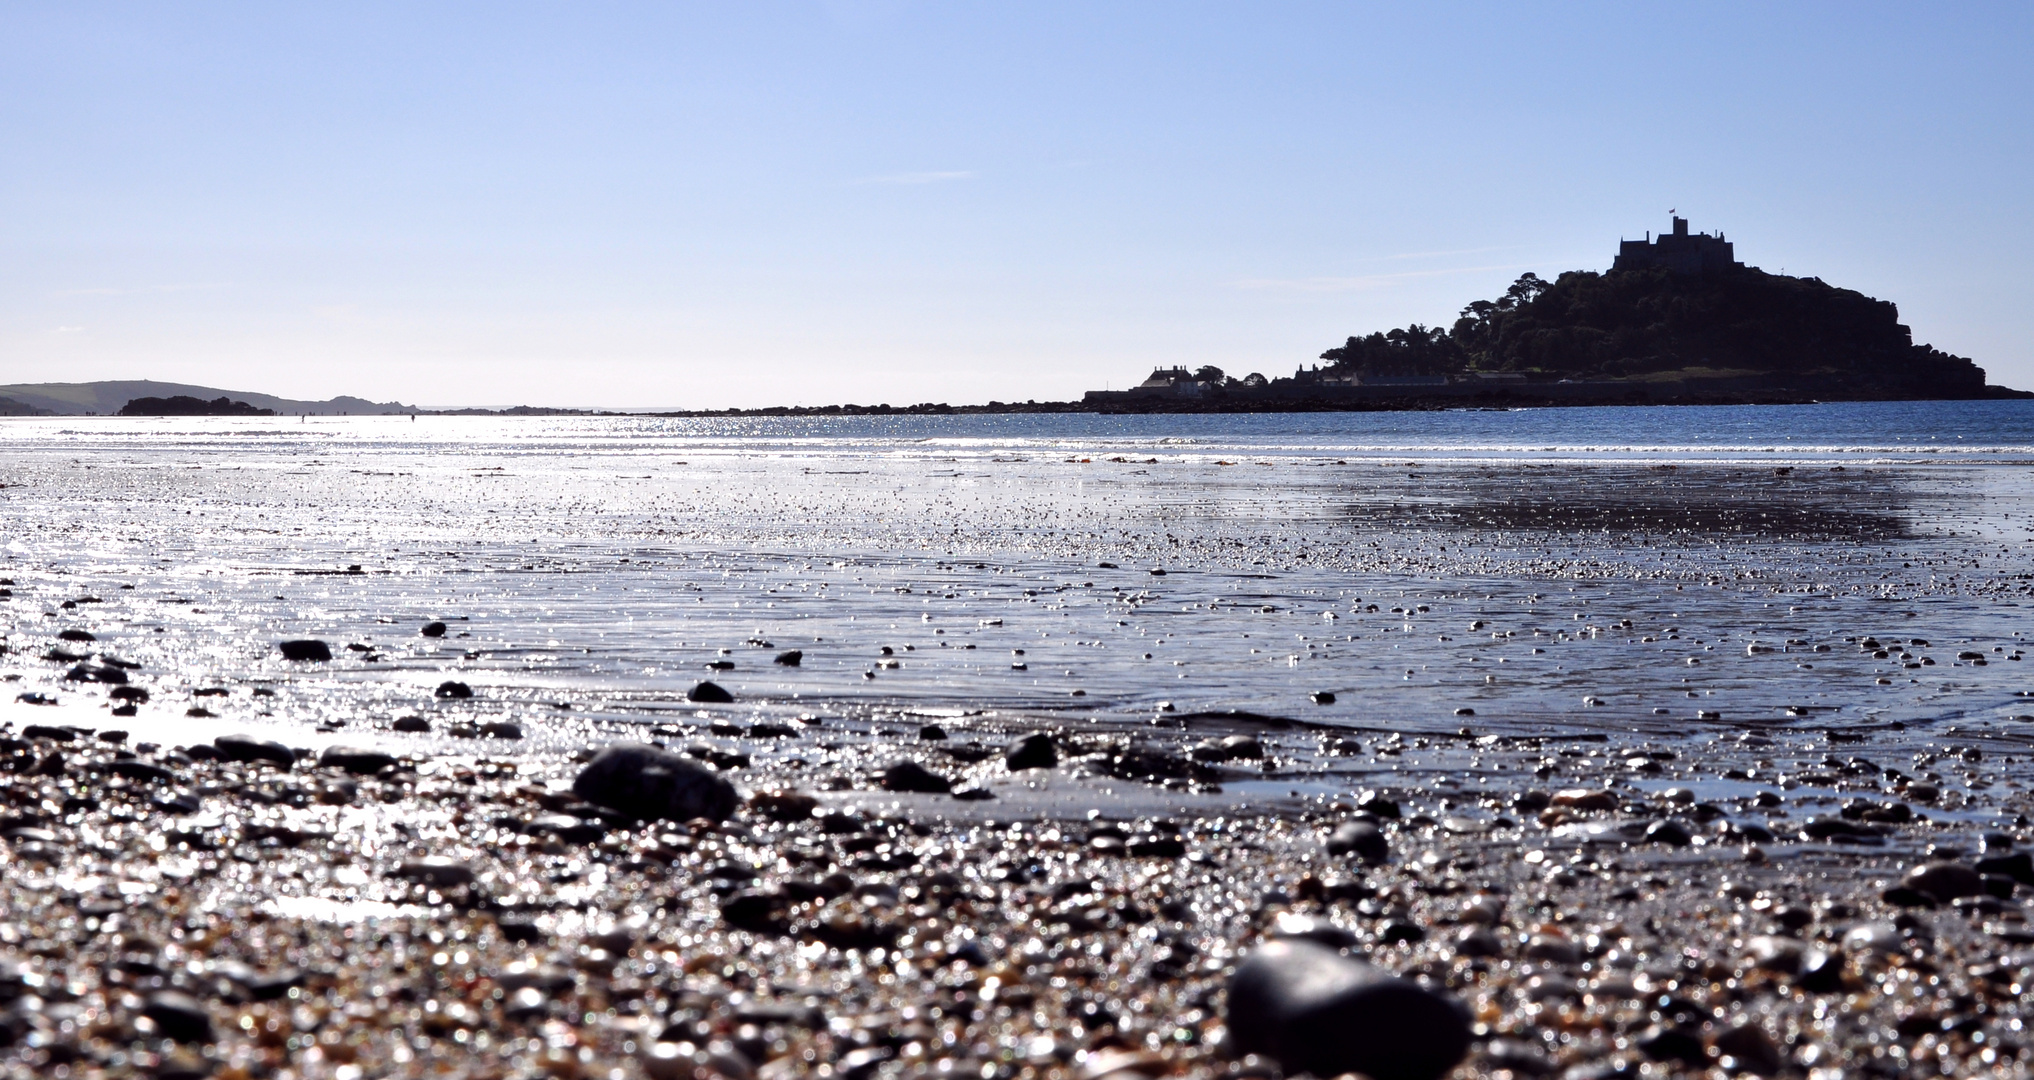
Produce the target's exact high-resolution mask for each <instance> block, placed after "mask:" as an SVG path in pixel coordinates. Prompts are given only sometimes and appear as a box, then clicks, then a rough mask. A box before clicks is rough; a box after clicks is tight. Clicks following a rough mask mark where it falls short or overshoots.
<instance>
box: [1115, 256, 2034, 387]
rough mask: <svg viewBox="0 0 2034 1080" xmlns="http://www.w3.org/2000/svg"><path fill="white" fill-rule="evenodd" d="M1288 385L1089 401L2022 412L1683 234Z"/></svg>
mask: <svg viewBox="0 0 2034 1080" xmlns="http://www.w3.org/2000/svg"><path fill="white" fill-rule="evenodd" d="M1320 358H1321V359H1322V360H1325V361H1327V364H1325V365H1320V364H1316V365H1313V366H1310V367H1302V368H1300V369H1299V370H1298V371H1295V372H1294V373H1293V374H1292V376H1291V377H1290V378H1274V379H1267V378H1265V377H1264V376H1262V375H1258V374H1252V375H1248V376H1245V377H1243V378H1240V379H1239V378H1234V377H1232V376H1229V375H1228V374H1226V373H1224V372H1223V371H1222V370H1221V369H1219V368H1214V367H1203V368H1200V369H1199V370H1196V371H1188V370H1187V369H1186V368H1184V367H1175V368H1161V369H1159V370H1157V371H1154V372H1153V373H1152V374H1151V377H1150V378H1148V379H1146V380H1145V381H1144V382H1143V383H1141V384H1139V385H1138V386H1136V387H1133V388H1131V389H1129V390H1119V391H1103V390H1094V391H1089V392H1088V394H1087V396H1086V398H1085V399H1084V403H1085V404H1087V405H1089V406H1092V407H1094V408H1096V409H1097V410H1099V411H1105V412H1227V411H1253V412H1254V411H1283V410H1290V409H1322V408H1326V409H1337V408H1339V409H1365V408H1421V407H1447V406H1450V405H1462V404H1471V403H1486V402H1487V403H1501V404H1543V405H1561V404H1569V405H1612V404H1745V405H1764V404H1792V403H1798V402H1813V401H1899V400H1922V399H1935V400H1945V399H1946V400H1965V399H1980V398H2000V397H2034V394H2029V393H2026V392H2024V391H2018V390H2009V389H2007V388H2005V387H1999V386H1989V385H1986V383H1985V373H1984V369H1982V368H1980V367H1978V366H1977V365H1976V364H1974V363H1972V362H1971V361H1970V360H1967V359H1965V358H1963V357H1960V356H1951V355H1949V354H1948V353H1945V352H1942V351H1940V350H1938V349H1935V348H1932V347H1930V346H1927V345H1917V344H1915V343H1914V339H1913V334H1912V332H1911V331H1910V330H1909V329H1908V328H1907V327H1906V326H1904V325H1902V324H1901V323H1900V312H1899V309H1898V308H1897V307H1895V306H1894V305H1893V304H1891V303H1889V302H1887V301H1884V300H1875V299H1873V298H1871V297H1869V296H1866V295H1864V294H1863V293H1859V292H1855V291H1852V290H1850V289H1840V288H1837V287H1835V286H1832V285H1829V284H1826V283H1824V282H1823V281H1822V280H1821V279H1819V278H1800V277H1787V276H1785V275H1781V274H1768V273H1766V272H1765V271H1763V270H1760V269H1758V268H1757V267H1748V266H1746V265H1744V264H1743V263H1741V262H1738V261H1737V259H1736V254H1735V249H1734V246H1733V245H1732V244H1731V243H1730V241H1728V240H1726V239H1725V238H1724V237H1723V235H1722V234H1721V233H1718V234H1717V235H1714V236H1711V235H1708V234H1705V233H1693V234H1691V233H1690V232H1689V231H1688V222H1687V220H1686V219H1685V218H1679V217H1676V218H1674V219H1673V231H1672V232H1670V233H1663V234H1661V235H1660V236H1659V237H1657V238H1655V237H1653V236H1651V235H1650V234H1649V235H1648V236H1647V237H1646V239H1644V240H1625V241H1622V242H1621V243H1620V244H1619V245H1618V252H1617V257H1616V259H1615V260H1614V261H1613V262H1612V263H1611V268H1610V270H1609V271H1608V272H1606V273H1598V272H1595V271H1589V270H1571V271H1569V272H1567V273H1564V274H1562V275H1560V276H1559V277H1558V278H1556V279H1554V280H1553V281H1547V280H1545V279H1543V278H1541V277H1539V276H1538V275H1536V274H1526V275H1524V276H1522V277H1520V278H1519V279H1518V280H1517V281H1516V282H1514V283H1513V284H1512V286H1511V288H1510V289H1508V290H1506V292H1505V294H1504V295H1503V296H1500V297H1497V298H1496V299H1494V300H1478V301H1475V302H1474V303H1471V304H1470V305H1469V306H1467V307H1465V308H1463V309H1462V313H1461V316H1460V317H1459V318H1457V319H1456V320H1455V324H1454V325H1453V326H1452V327H1448V328H1442V327H1438V326H1433V327H1429V326H1421V325H1419V324H1417V323H1414V324H1412V325H1410V326H1405V327H1402V328H1399V329H1395V330H1387V331H1378V332H1374V333H1371V334H1368V335H1364V336H1360V337H1351V338H1349V339H1348V340H1347V341H1345V342H1343V343H1342V344H1340V345H1337V346H1335V347H1333V348H1330V349H1328V350H1327V351H1325V352H1323V353H1322V354H1321V357H1320Z"/></svg>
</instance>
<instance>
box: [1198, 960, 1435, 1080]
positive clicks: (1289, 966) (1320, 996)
mask: <svg viewBox="0 0 2034 1080" xmlns="http://www.w3.org/2000/svg"><path fill="white" fill-rule="evenodd" d="M1226 1019H1227V1023H1228V1028H1229V1038H1230V1042H1231V1048H1232V1050H1233V1051H1234V1052H1235V1053H1236V1054H1238V1055H1242V1054H1262V1055H1264V1056H1266V1057H1269V1058H1271V1059H1273V1060H1275V1061H1277V1062H1278V1063H1279V1064H1280V1065H1281V1066H1282V1067H1283V1068H1284V1070H1285V1071H1286V1073H1288V1074H1294V1073H1301V1072H1307V1073H1312V1074H1314V1075H1315V1076H1340V1075H1342V1074H1343V1073H1350V1072H1355V1073H1362V1074H1363V1075H1365V1076H1367V1077H1370V1078H1371V1080H1437V1078H1439V1077H1441V1076H1443V1075H1445V1074H1446V1073H1447V1072H1448V1071H1449V1070H1450V1069H1453V1068H1454V1067H1455V1064H1456V1063H1457V1062H1459V1061H1461V1060H1462V1058H1463V1056H1464V1055H1465V1054H1466V1053H1467V1052H1468V1049H1469V1034H1470V1033H1469V1021H1468V1017H1467V1014H1466V1012H1465V1010H1464V1009H1463V1008H1462V1007H1461V1005H1460V1004H1459V1003H1457V1002H1455V1001H1454V1000H1452V999H1450V998H1446V997H1442V996H1441V995H1439V994H1436V993H1434V992H1432V991H1429V990H1426V989H1423V988H1421V987H1420V986H1419V984H1417V983H1413V982H1409V981H1407V980H1404V979H1400V978H1396V977H1394V976H1390V975H1387V974H1385V973H1383V972H1380V971H1378V970H1377V969H1376V968H1373V967H1371V966H1369V965H1367V964H1363V963H1359V962H1357V961H1355V960H1351V959H1349V958H1347V957H1345V956H1343V955H1341V954H1340V953H1337V952H1336V951H1334V950H1333V949H1329V948H1326V947H1324V946H1321V945H1318V944H1315V943H1313V942H1309V941H1296V940H1288V941H1270V942H1267V943H1265V944H1263V945H1261V946H1259V947H1258V948H1257V949H1256V950H1255V951H1253V952H1252V953H1251V954H1250V955H1249V956H1248V957H1246V958H1245V959H1244V961H1243V962H1242V963H1241V964H1239V965H1238V966H1237V968H1236V974H1235V976H1234V977H1233V978H1232V979H1231V980H1230V982H1229V992H1228V1000H1227V1016H1226Z"/></svg>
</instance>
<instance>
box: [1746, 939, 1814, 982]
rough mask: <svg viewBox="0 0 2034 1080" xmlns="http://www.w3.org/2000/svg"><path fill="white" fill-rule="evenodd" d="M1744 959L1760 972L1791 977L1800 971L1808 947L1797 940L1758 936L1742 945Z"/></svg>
mask: <svg viewBox="0 0 2034 1080" xmlns="http://www.w3.org/2000/svg"><path fill="white" fill-rule="evenodd" d="M1744 945H1745V959H1746V960H1748V961H1750V963H1751V965H1752V966H1753V967H1755V968H1758V969H1759V970H1760V971H1777V972H1779V973H1780V974H1782V975H1793V974H1795V973H1797V972H1799V971H1800V970H1801V961H1802V959H1803V958H1805V957H1806V956H1807V951H1808V947H1807V946H1806V945H1804V944H1803V943H1802V942H1800V941H1799V940H1798V939H1795V938H1790V937H1779V936H1776V935H1773V934H1760V935H1758V936H1757V937H1754V938H1752V939H1750V940H1749V941H1746V942H1745V943H1744Z"/></svg>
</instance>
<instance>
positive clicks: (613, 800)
mask: <svg viewBox="0 0 2034 1080" xmlns="http://www.w3.org/2000/svg"><path fill="white" fill-rule="evenodd" d="M572 793H573V794H574V795H577V796H579V797H580V798H582V799H585V800H586V801H587V802H590V803H592V804H593V805H595V806H605V807H607V808H608V809H610V810H619V811H621V812H622V813H624V814H627V815H629V816H630V817H636V818H642V819H644V820H651V821H654V820H660V819H661V820H665V821H690V820H692V819H693V818H706V819H707V820H709V821H723V820H726V818H727V816H728V815H729V814H732V813H734V809H735V803H736V802H737V796H736V794H735V789H734V785H733V784H730V783H728V782H727V780H726V779H725V778H723V777H722V776H721V775H720V774H719V773H717V772H714V771H713V770H712V769H710V768H708V767H707V766H705V765H701V764H700V763H699V762H697V761H694V760H692V759H691V758H689V757H685V756H684V755H681V754H674V753H672V752H671V751H669V750H664V749H661V748H659V747H655V746H650V745H648V744H645V743H616V744H615V745H613V746H609V747H607V748H605V749H603V750H602V751H601V752H600V753H598V754H595V755H594V756H593V760H592V761H589V762H587V763H586V767H585V768H583V769H581V770H580V771H579V776H578V777H577V778H576V779H574V780H573V781H572Z"/></svg>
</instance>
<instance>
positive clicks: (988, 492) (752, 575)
mask: <svg viewBox="0 0 2034 1080" xmlns="http://www.w3.org/2000/svg"><path fill="white" fill-rule="evenodd" d="M2030 478H2034V402H2023V401H1996V402H1893V403H1845V404H1823V405H1804V406H1776V407H1747V406H1733V407H1715V408H1709V407H1650V408H1564V409H1513V410H1463V411H1440V412H1369V413H1306V414H1287V415H1240V416H1238V415H1195V416H1100V415H1057V414H1056V415H1030V414H1012V415H989V416H887V417H800V418H755V417H717V418H671V417H653V416H570V417H471V416H458V417H452V416H430V415H424V416H418V417H414V418H413V417H408V416H399V417H308V418H299V417H261V418H233V419H216V418H165V419H137V418H110V417H42V418H10V419H6V420H0V579H4V581H0V593H4V597H0V649H4V655H0V676H4V678H5V679H6V680H7V685H6V686H5V687H4V691H5V692H4V701H0V722H4V723H8V724H11V725H13V726H14V728H15V729H17V730H18V729H20V728H23V727H26V726H27V725H29V724H44V725H70V726H72V727H75V728H77V729H79V730H80V731H93V732H97V731H105V730H108V729H114V728H117V729H119V730H120V731H122V732H125V733H126V735H127V737H128V738H131V739H132V740H135V741H136V742H148V743H156V744H161V745H164V746H169V745H178V744H183V743H188V742H190V741H194V740H199V739H204V738H210V737H213V736H215V735H217V734H220V733H225V732H232V731H245V732H251V733H257V734H263V735H265V736H266V737H273V738H279V739H282V740H284V741H286V742H289V743H290V744H292V745H303V746H309V747H316V746H320V745H324V744H327V743H330V742H333V741H338V740H344V741H348V742H373V743H376V744H383V745H391V746H397V747H402V748H409V749H414V750H416V751H417V752H420V753H423V752H430V753H461V754H467V755H470V756H471V755H478V756H486V755H529V754H544V753H569V752H571V751H573V750H574V749H575V748H581V747H585V746H588V745H591V744H595V743H598V742H601V741H604V740H605V741H612V740H613V739H616V738H624V737H632V736H639V737H667V738H674V739H675V738H680V737H683V738H694V737H696V738H702V739H711V738H714V737H716V736H719V735H725V734H728V733H735V734H741V733H744V732H746V731H747V730H749V729H750V728H757V729H758V730H772V731H774V730H777V729H778V728H779V727H788V728H791V729H793V730H803V729H801V728H799V725H801V724H803V725H806V726H808V727H810V728H813V729H816V730H818V731H822V732H824V733H826V734H825V736H824V740H822V741H820V742H818V743H815V742H814V739H813V738H811V737H804V738H798V739H785V740H780V742H781V743H782V744H783V747H782V749H774V748H763V749H757V750H756V751H755V752H756V753H759V754H770V753H781V754H793V753H796V754H804V755H808V756H810V755H814V754H823V753H825V752H827V751H826V747H827V746H828V745H832V746H835V747H838V746H841V745H846V744H849V743H852V742H854V741H855V740H864V741H866V740H904V741H908V740H911V739H916V738H919V737H921V734H922V733H923V732H924V729H925V728H926V727H927V726H933V727H938V726H941V725H946V726H952V727H955V728H957V729H958V728H961V727H966V726H968V725H970V724H979V725H988V726H995V727H999V728H1012V729H1022V728H1026V727H1053V726H1055V725H1059V726H1066V727H1070V728H1078V729H1081V730H1095V729H1108V728H1110V727H1111V726H1116V727H1120V728H1122V729H1123V730H1128V731H1138V730H1147V729H1149V728H1151V726H1152V725H1154V724H1160V723H1173V724H1174V725H1175V726H1179V724H1178V718H1182V717H1184V718H1201V719H1203V720H1204V721H1205V722H1206V723H1207V724H1209V725H1213V726H1216V727H1219V726H1220V725H1221V724H1222V723H1224V722H1225V718H1228V719H1230V720H1234V719H1236V718H1241V719H1242V720H1243V721H1250V722H1257V723H1260V724H1271V725H1298V727H1297V728H1294V730H1304V731H1306V732H1309V733H1312V734H1309V735H1308V738H1310V739H1314V738H1315V736H1316V735H1319V733H1322V732H1326V733H1329V734H1333V733H1336V732H1343V731H1346V732H1347V733H1348V737H1349V738H1351V739H1355V740H1365V741H1368V742H1369V743H1370V744H1372V745H1376V744H1378V743H1379V742H1380V741H1394V740H1396V741H1404V740H1416V741H1418V742H1420V743H1421V744H1422V745H1426V744H1428V743H1432V744H1433V745H1434V746H1436V747H1442V748H1446V749H1448V753H1449V754H1450V755H1452V756H1447V755H1441V754H1439V753H1437V754H1436V755H1433V756H1431V757H1430V758H1428V759H1425V760H1426V761H1427V765H1426V766H1425V767H1427V768H1429V769H1430V770H1431V771H1432V772H1433V774H1434V775H1435V776H1441V775H1444V774H1450V773H1451V771H1452V773H1453V774H1455V775H1460V774H1463V773H1465V772H1470V771H1473V770H1474V769H1475V768H1476V767H1477V764H1476V763H1477V760H1478V759H1477V753H1478V750H1477V747H1478V745H1479V742H1478V741H1479V740H1486V739H1489V738H1493V737H1494V738H1511V737H1518V736H1520V735H1522V734H1529V735H1536V736H1539V737H1546V738H1556V739H1558V738H1577V739H1586V738H1590V737H1597V738H1601V737H1604V736H1605V735H1606V734H1607V733H1615V734H1616V735H1617V736H1618V737H1619V738H1620V739H1624V740H1629V739H1640V740H1655V741H1657V742H1658V744H1659V745H1661V746H1667V747H1674V746H1679V747H1681V748H1682V749H1683V752H1691V751H1699V750H1700V749H1701V748H1703V747H1710V748H1712V752H1723V751H1722V750H1720V749H1714V748H1719V747H1721V748H1727V749H1729V750H1730V752H1733V753H1742V754H1744V755H1746V757H1747V761H1751V760H1752V759H1756V758H1757V757H1758V756H1759V754H1760V753H1761V752H1762V751H1761V749H1760V748H1762V747H1766V746H1771V745H1779V746H1782V747H1791V748H1792V749H1795V750H1799V751H1803V752H1806V751H1807V750H1809V749H1811V748H1812V749H1815V750H1816V752H1820V751H1821V750H1823V749H1831V748H1833V747H1836V746H1839V745H1843V744H1855V743H1857V742H1859V741H1864V740H1869V741H1870V744H1871V745H1872V746H1873V747H1874V748H1875V750H1876V752H1879V753H1883V754H1888V755H1895V756H1898V755H1905V754H1909V753H1921V754H1941V753H1948V752H1951V751H1957V752H1961V751H1962V750H1964V749H1972V748H1975V752H1981V753H1993V754H2008V755H2010V754H2017V753H2025V752H2027V748H2028V745H2029V742H2030V740H2034V678H2030V677H2029V675H2030V672H2029V670H2028V669H2029V668H2034V662H2030V661H2026V660H2023V659H2022V656H2023V649H2024V646H2025V644H2026V642H2024V641H2023V640H2022V639H2023V637H2024V636H2026V635H2027V634H2030V633H2034V625H2030V622H2029V620H2028V618H2027V615H2028V614H2029V613H2030V611H2034V608H2030V607H2029V605H2030V603H2034V555H2030V551H2034V549H2030V547H2029V543H2030V540H2034V536H2030V531H2034V479H2030ZM431 623H443V624H444V627H445V632H444V634H443V636H426V635H425V633H424V632H423V631H424V628H425V627H426V626H427V625H428V624H431ZM300 639H317V640H320V641H324V642H326V643H328V645H329V648H330V649H331V651H332V653H333V657H334V658H333V659H332V660H330V661H328V662H299V661H292V660H288V659H286V658H284V656H283V655H282V654H281V653H280V652H279V650H278V644H279V643H280V642H283V641H290V640H300ZM794 658H795V661H796V662H795V663H794V662H792V661H793V659H794ZM81 664H85V665H98V666H106V665H114V666H118V667H119V668H120V670H122V671H124V672H126V673H127V674H128V677H129V678H130V685H132V686H135V687H139V688H143V689H146V690H147V691H148V700H147V701H146V702H145V703H142V704H140V705H138V706H137V708H136V709H135V712H134V715H132V716H125V717H116V716H115V715H113V713H112V710H113V709H114V708H115V707H116V706H118V705H120V704H122V703H121V702H119V701H116V700H114V699H113V698H111V697H110V696H109V694H108V689H109V687H108V686H107V685H105V684H101V683H97V682H91V681H77V680H76V679H73V678H69V677H68V676H70V675H71V673H72V672H73V671H74V670H75V669H76V668H77V667H78V666H79V665H81ZM705 682H711V683H713V684H714V685H715V686H717V687H719V688H721V689H723V690H725V691H726V694H727V696H728V697H730V698H732V701H731V702H728V703H702V702H700V701H696V700H692V698H693V697H696V696H697V695H698V693H699V685H700V684H701V683H705ZM469 691H470V696H469V695H468V692H469ZM406 717H420V718H423V719H424V720H426V721H427V724H428V727H429V730H428V731H421V732H404V731H399V730H396V729H395V728H394V727H393V726H392V725H394V724H395V722H396V721H398V720H401V719H403V718H406ZM486 725H495V727H493V728H487V727H486ZM502 725H513V729H511V728H509V727H504V726H502ZM759 725H760V727H758V726H759ZM412 726H415V725H412ZM1185 726H1187V727H1191V726H1192V725H1191V724H1188V725H1185ZM485 730H491V731H497V732H501V731H509V730H515V731H519V732H520V733H521V735H522V738H520V739H516V740H509V739H504V738H500V737H496V736H494V735H486V734H482V735H477V736H476V734H475V733H476V732H477V731H485ZM1167 730H1171V729H1167ZM1192 734H1193V733H1192V732H1191V731H1189V732H1186V733H1185V734H1184V735H1182V736H1181V737H1182V738H1186V737H1190V736H1191V735H1192ZM825 740H833V742H832V743H830V744H829V743H828V742H826V741H825ZM749 741H750V742H752V743H753V742H755V740H749ZM1330 742H1331V740H1328V739H1326V738H1321V739H1317V740H1316V743H1315V744H1314V745H1318V746H1328V745H1330ZM774 745H775V744H772V746H774ZM1485 745H1487V744H1485ZM1407 760H1408V762H1410V761H1412V760H1413V759H1412V758H1410V757H1409V758H1408V759H1407ZM1889 760H1890V759H1889ZM1408 767H1410V766H1408ZM1308 783H1309V782H1308V781H1306V780H1304V779H1293V778H1291V777H1284V776H1282V777H1280V778H1278V779H1277V780H1276V781H1275V782H1274V781H1266V782H1265V783H1264V784H1262V785H1259V786H1258V787H1255V788H1253V787H1250V786H1248V785H1244V786H1241V787H1238V786H1236V785H1231V787H1232V788H1235V790H1236V791H1237V792H1240V793H1241V794H1240V795H1239V797H1244V796H1247V797H1251V798H1260V799H1261V798H1269V797H1272V796H1274V795H1275V796H1276V797H1278V798H1287V799H1306V798H1312V797H1325V796H1326V795H1328V794H1329V792H1328V791H1327V789H1326V787H1320V788H1319V790H1315V789H1313V788H1309V786H1308ZM1321 783H1322V784H1327V783H1328V782H1327V781H1322V782H1321ZM1716 783H1717V784H1726V783H1727V782H1726V781H1724V780H1718V781H1716ZM1274 789H1275V790H1274ZM1719 793H1725V794H1727V792H1722V791H1721V789H1719ZM1705 794H1706V793H1705ZM1950 801H1951V802H1952V803H1953V799H1951V800H1950Z"/></svg>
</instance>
